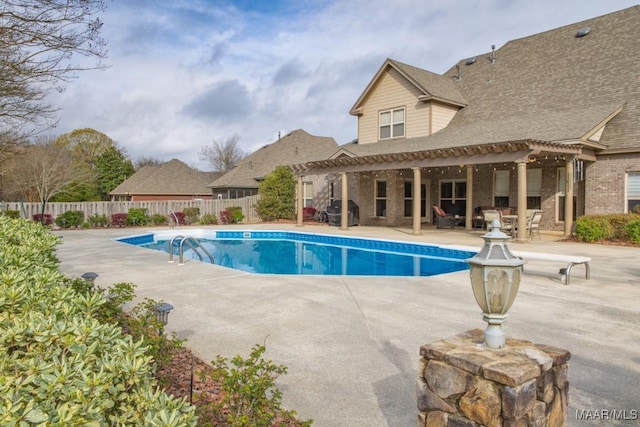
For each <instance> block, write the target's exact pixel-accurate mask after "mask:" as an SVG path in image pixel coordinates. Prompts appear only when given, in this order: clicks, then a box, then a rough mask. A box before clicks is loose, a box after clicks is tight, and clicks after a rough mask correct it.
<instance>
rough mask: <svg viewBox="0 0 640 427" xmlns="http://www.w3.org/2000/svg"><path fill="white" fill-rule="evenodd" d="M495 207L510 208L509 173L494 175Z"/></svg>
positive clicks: (497, 172)
mask: <svg viewBox="0 0 640 427" xmlns="http://www.w3.org/2000/svg"><path fill="white" fill-rule="evenodd" d="M493 206H495V207H498V208H506V207H508V206H509V171H495V172H494V173H493Z"/></svg>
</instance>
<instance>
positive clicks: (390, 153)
mask: <svg viewBox="0 0 640 427" xmlns="http://www.w3.org/2000/svg"><path fill="white" fill-rule="evenodd" d="M638 57H640V6H634V7H631V8H628V9H624V10H621V11H618V12H615V13H611V14H608V15H604V16H601V17H596V18H593V19H589V20H586V21H583V22H579V23H575V24H571V25H566V26H564V27H560V28H556V29H553V30H550V31H546V32H543V33H540V34H536V35H532V36H529V37H524V38H521V39H516V40H512V41H510V42H508V43H506V44H505V45H504V46H502V47H500V48H498V49H495V47H492V48H491V50H489V51H488V52H484V53H479V54H478V55H477V56H475V57H472V58H467V59H463V60H461V61H459V62H458V63H457V64H455V65H454V66H453V67H451V68H450V69H449V70H448V71H447V72H445V73H444V74H442V75H440V74H435V73H431V72H429V71H427V70H424V69H421V68H417V67H414V66H411V65H408V64H403V63H401V62H399V61H395V60H392V59H387V60H386V61H385V62H384V63H383V64H382V66H381V67H380V69H379V70H378V71H377V73H376V74H375V75H374V76H373V78H372V79H371V81H370V82H369V84H368V85H367V86H366V88H365V89H364V91H363V92H362V94H361V95H360V97H359V98H358V99H357V100H356V102H355V104H354V105H353V107H352V108H351V110H350V114H352V115H353V116H355V117H357V119H358V139H357V140H356V141H354V142H353V143H350V144H346V145H343V146H341V147H340V149H339V150H338V151H337V152H336V153H334V154H333V155H332V156H330V157H329V158H327V159H325V160H321V161H315V162H306V163H298V164H295V165H292V166H291V167H292V169H293V170H294V172H295V173H296V174H297V175H298V176H299V177H300V178H299V179H300V180H304V177H305V176H307V175H316V174H322V173H324V174H327V176H328V178H327V180H328V182H330V184H331V185H337V190H338V196H339V198H342V199H345V200H346V199H353V200H355V201H356V202H357V203H358V205H359V207H360V223H361V224H363V225H385V226H398V225H413V229H414V232H415V233H419V231H420V226H421V225H420V224H421V223H430V222H432V221H433V218H432V209H431V206H432V205H438V206H440V207H442V208H443V209H444V210H445V211H447V212H448V213H451V214H457V215H459V216H461V217H462V216H464V217H465V221H464V225H465V227H466V228H467V229H471V228H472V227H473V226H474V224H473V221H472V220H473V218H474V215H475V213H476V209H477V208H478V207H480V206H496V207H513V208H514V211H516V212H517V216H518V217H517V224H518V226H519V232H518V240H526V239H525V237H524V236H525V234H524V229H525V228H526V225H525V221H526V218H525V215H526V210H527V209H540V210H542V211H543V212H544V216H543V220H542V229H543V230H544V229H546V230H557V231H562V232H564V233H565V234H569V233H571V230H572V225H573V221H574V220H575V218H576V217H577V216H579V215H583V214H605V213H623V212H628V211H630V210H631V209H633V206H635V205H638V204H640V61H639V60H638ZM417 182H419V183H420V184H419V185H417V184H414V183H417ZM345 192H346V193H348V195H347V197H341V195H343V194H344V193H345ZM566 200H572V203H566V202H565V201H566ZM343 209H344V208H343ZM521 225H523V227H520V226H521ZM520 230H522V231H520Z"/></svg>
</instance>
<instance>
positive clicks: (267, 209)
mask: <svg viewBox="0 0 640 427" xmlns="http://www.w3.org/2000/svg"><path fill="white" fill-rule="evenodd" d="M258 194H259V195H260V199H259V200H258V203H257V204H256V212H257V214H258V216H260V218H262V220H263V221H273V220H275V219H293V218H294V216H295V202H296V180H295V178H294V177H293V174H292V173H291V170H290V169H289V168H288V167H286V166H278V167H276V168H275V170H274V171H273V172H271V173H269V174H268V175H267V176H266V177H265V178H264V180H263V181H262V182H261V183H260V185H259V186H258Z"/></svg>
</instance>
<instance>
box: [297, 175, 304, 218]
mask: <svg viewBox="0 0 640 427" xmlns="http://www.w3.org/2000/svg"><path fill="white" fill-rule="evenodd" d="M296 204H297V206H298V213H297V222H296V226H297V227H302V224H303V211H304V208H303V206H302V175H298V194H297V195H296Z"/></svg>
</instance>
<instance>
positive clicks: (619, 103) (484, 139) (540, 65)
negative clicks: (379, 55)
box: [348, 6, 640, 156]
mask: <svg viewBox="0 0 640 427" xmlns="http://www.w3.org/2000/svg"><path fill="white" fill-rule="evenodd" d="M586 26H588V27H590V28H591V31H590V33H589V34H588V35H586V36H585V37H576V32H577V30H578V29H580V28H583V27H586ZM490 55H491V53H490V52H488V53H484V54H481V55H478V56H477V60H476V62H475V63H473V64H471V65H465V60H462V61H460V62H459V64H457V65H459V67H460V73H461V79H458V78H457V77H458V71H457V69H456V67H455V66H454V67H452V68H451V69H450V70H448V71H447V72H446V73H444V76H445V78H446V79H448V80H449V81H451V82H452V83H453V84H454V85H455V87H456V88H457V89H458V90H459V92H460V94H461V96H462V97H463V99H465V100H466V101H467V103H468V105H467V106H466V107H464V108H462V109H461V110H460V111H459V112H458V113H457V114H456V116H455V117H454V119H453V120H452V122H451V123H450V124H449V125H448V126H447V127H446V128H445V129H443V130H441V131H440V132H437V133H435V134H434V135H432V136H428V137H420V138H413V139H406V140H397V139H396V140H389V141H384V142H378V143H373V144H364V145H358V144H350V145H349V146H348V149H349V150H350V151H351V152H353V153H355V154H356V155H358V156H362V155H368V154H383V153H394V152H403V151H414V150H428V149H437V148H447V147H459V146H464V145H476V144H485V143H492V142H493V143H498V142H506V141H516V140H527V139H532V140H542V141H568V140H577V139H580V138H583V137H584V136H585V134H586V133H587V132H589V131H591V130H593V127H594V126H597V125H598V124H599V123H601V121H602V120H603V119H605V118H607V117H608V116H609V115H611V114H612V113H616V112H618V110H619V109H620V107H622V110H621V111H619V112H618V113H617V114H615V117H613V118H612V119H611V120H610V122H609V123H608V124H607V126H606V128H605V131H604V133H603V135H602V137H601V139H600V143H601V144H604V145H605V146H606V149H605V150H604V152H607V151H609V152H613V151H616V150H636V151H638V150H640V60H638V58H640V6H634V7H631V8H628V9H624V10H621V11H619V12H614V13H611V14H608V15H604V16H601V17H597V18H593V19H589V20H586V21H582V22H578V23H575V24H571V25H567V26H564V27H560V28H557V29H553V30H550V31H546V32H543V33H540V34H536V35H532V36H529V37H524V38H521V39H517V40H512V41H510V42H508V43H507V44H505V45H504V46H503V47H501V48H499V49H498V50H496V52H495V57H496V60H495V62H494V63H492V62H491V61H490V60H489V58H490ZM394 63H395V64H399V63H397V62H395V61H394ZM399 67H400V68H402V69H404V70H405V71H406V72H407V74H411V75H415V74H416V72H415V69H414V68H415V67H411V68H409V67H410V66H406V64H400V65H399ZM414 79H415V77H414ZM421 84H424V85H429V84H434V83H433V82H424V83H421ZM433 87H435V86H433ZM425 89H426V90H429V87H428V86H425Z"/></svg>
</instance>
